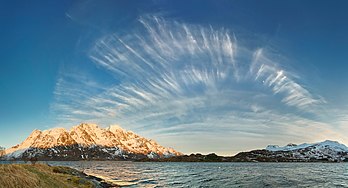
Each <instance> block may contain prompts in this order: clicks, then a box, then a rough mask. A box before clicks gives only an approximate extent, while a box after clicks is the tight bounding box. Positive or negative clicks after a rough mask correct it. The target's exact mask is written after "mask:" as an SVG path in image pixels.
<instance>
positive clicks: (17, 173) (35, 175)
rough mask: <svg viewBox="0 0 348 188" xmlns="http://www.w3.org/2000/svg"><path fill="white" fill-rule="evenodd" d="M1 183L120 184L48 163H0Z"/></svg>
mask: <svg viewBox="0 0 348 188" xmlns="http://www.w3.org/2000/svg"><path fill="white" fill-rule="evenodd" d="M0 173H1V176H0V185H1V186H2V187H4V188H7V187H8V188H10V187H24V188H25V187H28V188H29V187H47V188H49V187H81V188H90V187H97V188H110V187H120V186H119V185H117V184H115V183H113V182H112V181H109V180H107V179H105V178H102V177H100V176H98V175H94V174H87V173H84V172H82V171H80V170H77V169H74V168H71V167H67V166H51V165H47V164H39V163H37V164H0Z"/></svg>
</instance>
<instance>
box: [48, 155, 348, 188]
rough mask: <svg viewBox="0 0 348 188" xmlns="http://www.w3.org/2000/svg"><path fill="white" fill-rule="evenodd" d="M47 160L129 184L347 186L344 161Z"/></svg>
mask: <svg viewBox="0 0 348 188" xmlns="http://www.w3.org/2000/svg"><path fill="white" fill-rule="evenodd" d="M48 163H49V164H51V165H63V166H70V167H73V168H76V169H80V170H84V172H86V173H87V174H92V175H99V176H102V177H104V178H106V179H109V180H112V181H113V182H114V183H116V184H118V185H121V186H130V187H348V163H184V162H177V163H174V162H173V163H164V162H163V163H151V162H115V161H76V162H48Z"/></svg>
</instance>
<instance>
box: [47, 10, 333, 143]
mask: <svg viewBox="0 0 348 188" xmlns="http://www.w3.org/2000/svg"><path fill="white" fill-rule="evenodd" d="M139 23H140V24H141V25H142V26H143V30H141V29H140V30H139V29H138V30H135V31H134V33H129V34H128V35H126V36H122V37H120V36H118V35H117V34H111V35H108V36H104V37H103V38H101V39H100V40H98V41H97V42H96V44H95V46H94V47H93V48H92V49H91V51H90V53H89V54H88V56H89V57H90V59H91V60H92V61H93V63H94V64H95V65H97V66H98V67H99V68H100V70H102V71H104V72H105V74H109V75H111V76H110V79H113V81H114V82H112V81H109V82H108V83H111V84H107V83H104V82H103V81H102V80H97V79H94V78H95V77H93V75H90V74H75V72H64V71H63V72H61V74H60V77H59V78H58V81H57V84H56V89H55V102H53V103H52V105H51V109H52V112H53V113H54V114H56V116H57V120H58V121H60V122H67V123H73V124H75V123H79V122H80V121H94V122H99V123H104V124H107V123H119V124H121V125H123V126H125V127H127V128H129V129H132V130H135V131H137V130H139V131H142V133H144V134H145V135H146V134H147V135H150V136H151V135H152V136H153V135H155V136H154V138H156V137H160V136H159V135H167V136H168V137H172V138H176V139H177V138H179V137H180V138H182V137H183V136H185V135H186V136H187V134H195V133H204V134H206V137H211V135H214V134H215V135H216V134H217V135H219V137H221V138H224V137H226V138H227V137H228V138H230V137H236V138H238V139H240V136H238V135H243V136H244V137H245V138H250V139H251V140H253V138H255V137H257V138H263V139H266V137H267V138H276V137H280V136H282V137H289V138H290V137H291V138H302V137H299V136H296V134H299V132H300V131H307V132H308V131H309V130H311V134H308V135H310V136H313V138H319V137H320V136H321V135H322V133H323V132H325V131H326V132H328V130H330V129H329V128H330V127H329V126H328V125H327V124H325V123H321V122H320V121H318V120H314V119H311V118H309V117H305V116H304V115H301V114H302V112H305V113H311V114H313V115H316V113H318V112H317V111H316V110H313V109H316V108H317V107H318V106H321V105H324V104H325V100H324V99H323V98H322V97H321V96H320V95H317V94H315V93H313V92H311V90H310V88H308V87H305V86H304V85H302V84H301V80H300V79H301V77H295V76H294V75H295V73H293V72H290V71H288V70H287V69H286V68H284V67H281V64H280V63H278V62H277V59H276V58H273V57H272V56H271V55H269V54H268V53H266V52H265V50H257V51H253V50H250V49H248V48H247V46H245V47H241V46H239V45H237V39H236V36H235V35H234V34H233V33H232V32H229V31H227V30H224V29H213V28H212V27H203V26H199V25H189V24H183V23H179V22H175V21H166V20H164V19H163V18H160V17H156V16H145V17H142V18H140V19H139ZM259 85H260V86H264V87H258V86H259ZM277 96H279V97H277ZM289 107H295V108H294V109H290V110H289V109H288V108H289ZM284 109H286V110H284ZM298 114H300V115H298ZM314 127H317V129H316V131H312V129H314ZM312 133H313V134H312ZM330 134H331V133H330ZM332 134H336V133H335V132H333V133H332ZM337 134H338V133H337ZM231 135H232V136H231ZM308 135H302V136H303V140H305V139H308V138H309V136H308ZM202 139H204V137H202ZM168 140H170V139H168ZM168 140H167V141H168ZM254 140H255V143H257V142H256V141H257V140H258V139H254ZM284 140H287V139H284ZM288 140H290V139H288ZM226 141H231V142H232V141H233V139H232V140H231V139H226ZM164 142H166V141H164ZM173 144H175V143H172V145H173ZM174 146H175V145H174ZM178 149H182V148H180V146H179V148H178Z"/></svg>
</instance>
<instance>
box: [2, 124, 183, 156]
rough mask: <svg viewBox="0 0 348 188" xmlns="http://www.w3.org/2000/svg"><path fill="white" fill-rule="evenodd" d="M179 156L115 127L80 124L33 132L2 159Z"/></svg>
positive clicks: (148, 140) (153, 142) (10, 149)
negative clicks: (66, 127) (70, 127)
mask: <svg viewBox="0 0 348 188" xmlns="http://www.w3.org/2000/svg"><path fill="white" fill-rule="evenodd" d="M177 155H181V153H179V152H177V151H175V150H174V149H172V148H165V147H163V146H161V145H159V144H158V143H156V142H155V141H154V140H150V139H146V138H144V137H141V136H139V135H137V134H135V133H133V132H132V131H126V130H124V129H122V128H121V127H120V126H118V125H112V126H110V127H108V128H106V129H103V128H100V127H99V126H98V125H96V124H86V123H82V124H80V125H78V126H74V127H72V129H71V130H70V131H68V130H66V129H64V128H54V129H49V130H45V131H40V130H34V131H33V132H32V133H31V134H30V136H29V137H28V138H27V139H25V140H24V141H23V142H22V143H21V144H18V145H16V146H13V147H11V148H9V149H6V150H5V156H4V157H5V158H6V159H25V158H31V157H36V158H39V159H45V160H79V159H100V160H102V159H120V158H121V159H137V158H144V157H148V158H158V157H170V156H177Z"/></svg>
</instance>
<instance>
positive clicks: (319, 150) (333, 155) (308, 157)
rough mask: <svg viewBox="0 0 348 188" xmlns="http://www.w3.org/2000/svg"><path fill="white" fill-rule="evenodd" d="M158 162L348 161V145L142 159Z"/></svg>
mask: <svg viewBox="0 0 348 188" xmlns="http://www.w3.org/2000/svg"><path fill="white" fill-rule="evenodd" d="M142 161H158V162H179V161H180V162H348V147H347V146H345V145H343V144H340V143H338V142H336V141H330V140H326V141H323V142H318V143H314V144H307V143H305V144H300V145H296V144H288V145H286V146H284V147H279V146H277V145H269V146H267V147H266V148H265V149H260V150H252V151H248V152H240V153H238V154H237V155H235V156H230V157H225V156H218V155H216V154H214V153H211V154H208V155H202V154H199V153H198V154H191V155H181V156H173V157H170V158H159V159H142Z"/></svg>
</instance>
